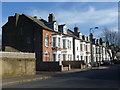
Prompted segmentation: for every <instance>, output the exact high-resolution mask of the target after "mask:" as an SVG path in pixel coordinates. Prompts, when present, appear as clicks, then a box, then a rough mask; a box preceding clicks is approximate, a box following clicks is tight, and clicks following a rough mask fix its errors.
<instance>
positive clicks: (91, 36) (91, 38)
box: [90, 27, 98, 66]
mask: <svg viewBox="0 0 120 90" xmlns="http://www.w3.org/2000/svg"><path fill="white" fill-rule="evenodd" d="M93 29H98V27H94V28H90V51H91V66H93V63H94V61H93V51H92V40H93V34H92V30H93Z"/></svg>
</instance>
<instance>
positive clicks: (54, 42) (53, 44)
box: [52, 37, 56, 47]
mask: <svg viewBox="0 0 120 90" xmlns="http://www.w3.org/2000/svg"><path fill="white" fill-rule="evenodd" d="M52 46H53V47H56V37H53V38H52Z"/></svg>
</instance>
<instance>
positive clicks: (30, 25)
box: [2, 13, 112, 70]
mask: <svg viewBox="0 0 120 90" xmlns="http://www.w3.org/2000/svg"><path fill="white" fill-rule="evenodd" d="M2 30H3V31H2V51H15V52H16V51H17V52H32V53H35V54H36V69H37V70H59V68H60V66H67V65H68V66H70V67H71V68H79V67H80V65H81V64H85V65H88V64H92V63H98V62H99V63H100V64H102V63H103V62H104V61H110V60H111V57H112V54H111V50H110V49H108V48H107V43H106V42H103V40H102V38H100V39H95V38H94V36H93V34H92V33H90V35H89V36H86V35H83V34H82V33H81V32H79V28H78V27H74V30H70V29H68V28H67V26H66V24H62V25H59V24H58V22H57V21H56V20H55V16H54V14H53V13H51V14H49V16H48V21H46V20H44V19H39V18H37V16H35V17H32V16H29V15H26V14H21V15H20V14H17V13H16V14H15V16H9V17H8V22H7V23H6V24H5V25H4V26H3V27H2Z"/></svg>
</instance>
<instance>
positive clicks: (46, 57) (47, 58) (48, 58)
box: [44, 52, 50, 61]
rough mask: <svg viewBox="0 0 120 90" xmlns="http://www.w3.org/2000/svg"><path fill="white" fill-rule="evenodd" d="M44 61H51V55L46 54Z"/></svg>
mask: <svg viewBox="0 0 120 90" xmlns="http://www.w3.org/2000/svg"><path fill="white" fill-rule="evenodd" d="M44 60H45V61H50V55H49V53H48V52H46V53H45V54H44Z"/></svg>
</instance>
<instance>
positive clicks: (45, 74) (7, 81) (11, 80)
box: [2, 66, 109, 86]
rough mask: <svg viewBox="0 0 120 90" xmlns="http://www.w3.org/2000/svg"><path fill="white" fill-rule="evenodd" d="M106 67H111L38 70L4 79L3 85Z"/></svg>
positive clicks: (104, 67)
mask: <svg viewBox="0 0 120 90" xmlns="http://www.w3.org/2000/svg"><path fill="white" fill-rule="evenodd" d="M106 68H109V67H108V66H101V67H92V68H87V69H71V70H70V71H63V72H46V71H39V72H37V74H36V75H33V76H24V77H17V78H9V79H2V86H7V85H14V84H20V83H26V82H32V81H37V80H45V79H50V78H52V77H53V75H56V74H65V73H71V72H78V71H84V70H88V69H106Z"/></svg>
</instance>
